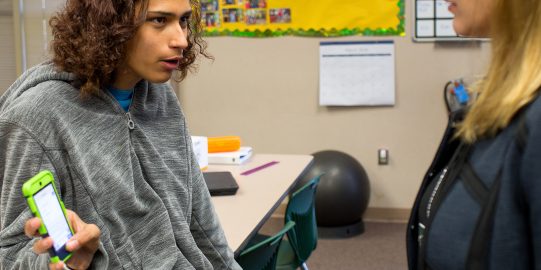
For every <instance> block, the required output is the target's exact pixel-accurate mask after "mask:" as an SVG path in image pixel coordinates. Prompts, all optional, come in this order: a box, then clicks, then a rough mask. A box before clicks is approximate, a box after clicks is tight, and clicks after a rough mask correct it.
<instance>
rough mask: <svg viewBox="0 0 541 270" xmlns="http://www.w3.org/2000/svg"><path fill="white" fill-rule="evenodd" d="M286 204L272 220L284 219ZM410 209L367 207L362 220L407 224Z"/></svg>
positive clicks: (280, 207) (281, 205)
mask: <svg viewBox="0 0 541 270" xmlns="http://www.w3.org/2000/svg"><path fill="white" fill-rule="evenodd" d="M286 206H287V204H285V203H282V204H280V206H278V208H276V211H274V213H273V214H272V217H273V218H284V215H285V212H286ZM410 212H411V209H409V208H386V207H368V208H367V209H366V211H365V212H364V216H363V220H364V221H371V222H393V223H395V222H396V223H407V222H408V219H409V216H410Z"/></svg>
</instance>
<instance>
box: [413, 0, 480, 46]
mask: <svg viewBox="0 0 541 270" xmlns="http://www.w3.org/2000/svg"><path fill="white" fill-rule="evenodd" d="M453 17H454V16H453V14H452V13H451V12H450V11H449V4H448V3H447V2H446V1H444V0H415V24H414V28H415V29H414V30H413V31H414V40H415V41H420V42H422V41H461V40H471V39H468V38H462V37H459V36H458V35H457V33H456V32H455V30H454V29H453Z"/></svg>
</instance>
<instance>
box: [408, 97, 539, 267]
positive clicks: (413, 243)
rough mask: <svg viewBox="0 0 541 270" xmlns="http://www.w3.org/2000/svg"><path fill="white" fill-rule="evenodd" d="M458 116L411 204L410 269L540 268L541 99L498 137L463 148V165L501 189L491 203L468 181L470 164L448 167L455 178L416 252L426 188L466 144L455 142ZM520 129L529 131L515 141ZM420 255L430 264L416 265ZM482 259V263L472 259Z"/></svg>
mask: <svg viewBox="0 0 541 270" xmlns="http://www.w3.org/2000/svg"><path fill="white" fill-rule="evenodd" d="M522 115H523V116H524V117H522ZM519 116H520V117H519ZM460 119H461V115H460V114H452V115H451V117H450V121H449V125H448V127H447V130H446V132H445V134H444V137H443V140H442V142H441V144H440V147H439V148H438V151H437V153H436V156H435V158H434V161H433V162H432V164H431V166H430V168H429V170H428V172H427V173H426V175H425V177H424V179H423V182H422V184H421V187H420V190H419V193H418V194H417V198H416V200H415V203H414V205H413V209H412V213H411V217H410V220H409V223H408V229H407V250H408V265H409V268H410V269H480V268H488V269H541V98H539V97H538V98H537V99H536V100H534V101H533V102H532V104H531V105H529V107H528V108H527V109H525V110H524V111H523V112H522V113H520V114H517V117H515V119H514V120H513V121H512V122H511V123H510V125H509V126H508V127H507V128H505V129H504V130H502V131H501V132H500V133H499V134H498V135H497V136H495V137H493V138H490V139H485V140H480V141H478V142H476V143H475V144H473V145H471V146H468V149H469V150H468V151H465V152H464V153H466V154H465V155H464V157H465V158H464V164H466V165H467V166H469V168H471V170H470V171H473V175H475V176H474V177H475V178H476V179H478V180H479V181H478V182H479V183H480V186H482V187H484V188H486V189H487V190H496V192H493V193H494V194H495V195H494V196H492V197H491V198H492V201H493V203H492V205H491V206H487V205H488V202H487V201H488V197H489V196H485V197H487V198H483V196H480V195H479V194H478V193H476V188H475V186H474V187H473V188H472V185H471V184H470V183H471V181H467V180H466V178H468V177H466V176H465V175H466V173H464V171H465V169H464V168H465V167H467V166H466V165H463V166H462V167H460V168H459V169H456V168H457V167H453V166H450V168H451V169H450V171H449V172H448V173H449V174H454V175H455V176H456V177H452V178H453V179H449V181H448V186H447V188H446V192H444V195H443V196H442V198H441V200H440V203H439V206H438V207H437V208H436V209H434V212H433V214H432V216H433V220H432V223H431V224H430V226H429V227H428V229H427V231H426V233H425V236H424V237H425V239H424V245H423V248H421V249H419V247H418V242H417V237H418V235H417V232H418V228H417V227H418V225H417V224H418V214H419V210H420V209H419V204H420V200H421V198H422V196H423V194H424V192H425V191H426V188H427V186H428V185H429V184H430V182H431V181H434V179H435V177H434V175H435V174H438V173H439V172H440V171H442V169H443V168H444V167H446V166H447V165H448V164H449V163H450V160H451V159H452V157H453V154H454V153H456V151H457V148H461V147H463V146H459V145H460V142H459V141H457V140H453V139H452V135H453V134H454V122H456V121H459V120H460ZM521 119H523V120H521ZM519 126H520V127H521V128H519ZM519 130H521V131H522V130H527V132H526V133H525V136H524V137H523V138H524V140H523V143H520V142H519V141H520V140H518V139H517V138H518V137H519V136H518V135H517V134H518V133H519V132H518V131H519ZM522 144H524V145H522ZM451 163H453V162H451ZM453 168H455V169H454V170H456V172H454V171H453ZM470 174H471V172H470ZM492 188H495V189H492ZM423 210H424V209H423ZM487 211H488V212H487ZM490 211H492V213H489V212H490ZM487 213H489V217H488V218H487ZM490 214H492V215H490ZM481 220H484V221H485V223H486V224H485V226H484V227H480V225H479V223H480V222H481ZM476 228H477V229H476ZM478 228H482V229H478ZM476 230H477V231H476ZM474 239H477V240H474ZM479 239H481V240H479ZM419 254H423V256H424V258H425V260H424V262H426V263H427V264H425V265H422V264H421V265H419V263H418V258H419ZM472 254H474V255H472ZM479 261H481V262H482V263H472V262H479Z"/></svg>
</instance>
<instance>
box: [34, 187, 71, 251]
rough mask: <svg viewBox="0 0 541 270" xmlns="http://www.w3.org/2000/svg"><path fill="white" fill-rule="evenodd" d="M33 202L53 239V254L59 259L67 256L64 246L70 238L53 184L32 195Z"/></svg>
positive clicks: (69, 231)
mask: <svg viewBox="0 0 541 270" xmlns="http://www.w3.org/2000/svg"><path fill="white" fill-rule="evenodd" d="M34 201H35V203H36V206H37V208H38V211H39V213H40V216H41V220H42V221H43V225H44V226H45V228H46V229H47V233H48V234H49V236H50V237H52V239H53V247H54V251H55V254H56V255H57V256H59V257H61V258H63V257H65V256H66V255H68V254H69V252H67V251H66V249H65V245H66V243H67V242H68V240H69V239H70V238H71V237H72V233H71V230H70V227H69V225H68V221H67V220H66V217H65V216H64V213H63V212H62V208H61V207H60V202H59V201H58V199H57V197H56V194H55V191H54V188H53V184H52V183H50V184H48V185H46V186H45V187H44V188H42V189H41V190H40V191H38V192H37V193H36V194H34Z"/></svg>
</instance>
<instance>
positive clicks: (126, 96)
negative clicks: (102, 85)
mask: <svg viewBox="0 0 541 270" xmlns="http://www.w3.org/2000/svg"><path fill="white" fill-rule="evenodd" d="M107 90H109V92H110V93H111V94H112V95H113V97H115V99H116V100H117V101H118V103H120V106H121V107H122V109H124V111H126V112H127V111H128V109H129V108H130V104H131V98H132V96H133V88H132V89H118V88H115V87H113V86H109V87H107Z"/></svg>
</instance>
